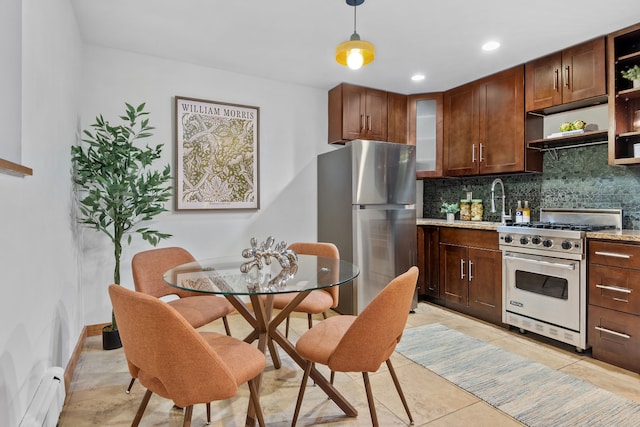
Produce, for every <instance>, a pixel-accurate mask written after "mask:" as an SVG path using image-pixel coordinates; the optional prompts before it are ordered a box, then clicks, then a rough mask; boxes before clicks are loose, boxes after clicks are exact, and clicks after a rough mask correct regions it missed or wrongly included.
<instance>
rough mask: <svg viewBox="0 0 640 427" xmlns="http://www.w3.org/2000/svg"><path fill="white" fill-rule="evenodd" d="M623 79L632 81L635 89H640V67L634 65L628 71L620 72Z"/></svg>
mask: <svg viewBox="0 0 640 427" xmlns="http://www.w3.org/2000/svg"><path fill="white" fill-rule="evenodd" d="M620 74H622V77H624V78H625V79H627V80H631V81H632V82H633V87H634V88H640V67H639V66H637V65H634V66H633V67H631V68H627V69H626V70H622V71H620Z"/></svg>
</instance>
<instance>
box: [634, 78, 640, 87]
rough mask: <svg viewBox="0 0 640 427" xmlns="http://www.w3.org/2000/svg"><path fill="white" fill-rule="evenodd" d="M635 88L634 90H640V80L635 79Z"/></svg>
mask: <svg viewBox="0 0 640 427" xmlns="http://www.w3.org/2000/svg"><path fill="white" fill-rule="evenodd" d="M633 88H634V89H637V88H640V79H635V80H634V81H633Z"/></svg>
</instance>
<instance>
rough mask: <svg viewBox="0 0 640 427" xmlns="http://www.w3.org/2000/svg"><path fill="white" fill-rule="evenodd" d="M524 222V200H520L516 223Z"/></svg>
mask: <svg viewBox="0 0 640 427" xmlns="http://www.w3.org/2000/svg"><path fill="white" fill-rule="evenodd" d="M521 222H522V200H518V207H517V208H516V224H518V223H521Z"/></svg>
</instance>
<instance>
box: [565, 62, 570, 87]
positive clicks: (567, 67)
mask: <svg viewBox="0 0 640 427" xmlns="http://www.w3.org/2000/svg"><path fill="white" fill-rule="evenodd" d="M564 72H565V74H566V80H565V81H564V87H566V88H568V87H569V66H568V65H567V66H566V67H564Z"/></svg>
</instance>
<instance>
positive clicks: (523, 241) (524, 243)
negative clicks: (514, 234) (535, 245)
mask: <svg viewBox="0 0 640 427" xmlns="http://www.w3.org/2000/svg"><path fill="white" fill-rule="evenodd" d="M527 243H529V238H528V237H521V238H520V244H521V245H526V244H527Z"/></svg>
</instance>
